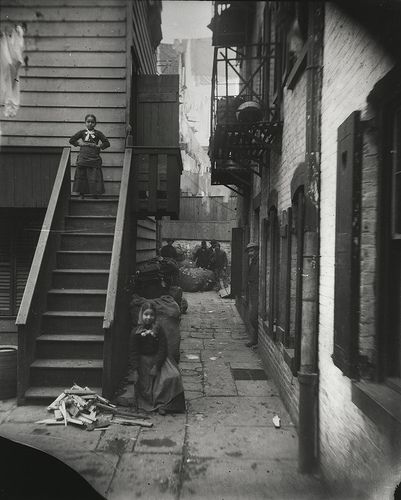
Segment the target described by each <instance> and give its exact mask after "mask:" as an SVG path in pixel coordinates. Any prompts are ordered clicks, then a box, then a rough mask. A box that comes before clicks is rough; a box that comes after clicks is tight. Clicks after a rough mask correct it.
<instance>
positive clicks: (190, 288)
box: [180, 265, 216, 292]
mask: <svg viewBox="0 0 401 500" xmlns="http://www.w3.org/2000/svg"><path fill="white" fill-rule="evenodd" d="M215 284H216V276H215V274H214V272H213V271H210V270H208V269H202V268H201V267H192V266H191V265H188V266H181V267H180V285H181V288H182V289H183V290H184V292H206V291H207V290H212V289H213V287H214V286H215Z"/></svg>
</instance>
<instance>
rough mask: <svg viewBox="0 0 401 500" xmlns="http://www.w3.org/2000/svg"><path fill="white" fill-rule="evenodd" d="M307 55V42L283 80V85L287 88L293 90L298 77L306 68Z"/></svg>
mask: <svg viewBox="0 0 401 500" xmlns="http://www.w3.org/2000/svg"><path fill="white" fill-rule="evenodd" d="M307 55H308V44H307V43H305V45H304V46H303V48H302V50H301V52H300V54H299V56H298V58H297V60H296V61H295V63H294V66H293V67H292V69H291V71H290V73H289V74H288V75H287V77H286V79H285V81H284V85H285V86H287V88H288V89H290V90H294V88H295V86H296V84H297V82H298V80H299V77H300V76H301V74H302V73H303V72H304V70H305V68H306V59H307Z"/></svg>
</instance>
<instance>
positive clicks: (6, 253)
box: [0, 214, 12, 316]
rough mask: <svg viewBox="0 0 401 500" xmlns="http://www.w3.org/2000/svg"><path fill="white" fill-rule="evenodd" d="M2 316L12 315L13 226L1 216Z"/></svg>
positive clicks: (3, 215) (0, 295)
mask: <svg viewBox="0 0 401 500" xmlns="http://www.w3.org/2000/svg"><path fill="white" fill-rule="evenodd" d="M0 234H1V238H0V315H2V316H4V315H6V316H9V315H11V314H12V264H11V245H10V242H11V225H10V224H9V221H8V217H7V215H6V214H2V215H0Z"/></svg>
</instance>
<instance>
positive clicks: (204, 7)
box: [162, 0, 212, 43]
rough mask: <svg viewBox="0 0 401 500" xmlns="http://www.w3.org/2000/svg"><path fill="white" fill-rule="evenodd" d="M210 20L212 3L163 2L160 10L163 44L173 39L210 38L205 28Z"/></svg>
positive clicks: (190, 0)
mask: <svg viewBox="0 0 401 500" xmlns="http://www.w3.org/2000/svg"><path fill="white" fill-rule="evenodd" d="M211 18H212V2H209V1H206V0H196V1H193V0H181V1H178V0H164V1H163V10H162V32H163V40H162V42H163V43H172V42H173V41H174V39H175V38H181V39H183V38H210V37H211V36H212V32H211V31H210V30H209V28H207V27H206V26H207V25H208V24H209V23H210V21H211Z"/></svg>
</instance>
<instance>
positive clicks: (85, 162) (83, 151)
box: [70, 114, 110, 198]
mask: <svg viewBox="0 0 401 500" xmlns="http://www.w3.org/2000/svg"><path fill="white" fill-rule="evenodd" d="M85 125H86V129H83V130H79V131H78V132H77V133H76V134H74V135H73V136H72V137H71V139H70V144H72V145H73V146H80V150H79V154H78V159H77V166H76V170H75V177H74V185H73V189H72V190H73V191H74V192H75V193H79V194H80V195H81V198H84V197H85V194H91V195H93V196H94V197H95V198H97V196H98V195H99V194H103V193H104V183H103V173H102V169H101V165H102V159H101V157H100V150H101V149H106V148H108V147H110V142H109V141H108V139H107V137H106V136H105V135H104V134H103V133H102V132H100V130H95V127H96V116H95V115H92V114H89V115H86V116H85ZM99 143H100V144H99Z"/></svg>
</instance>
